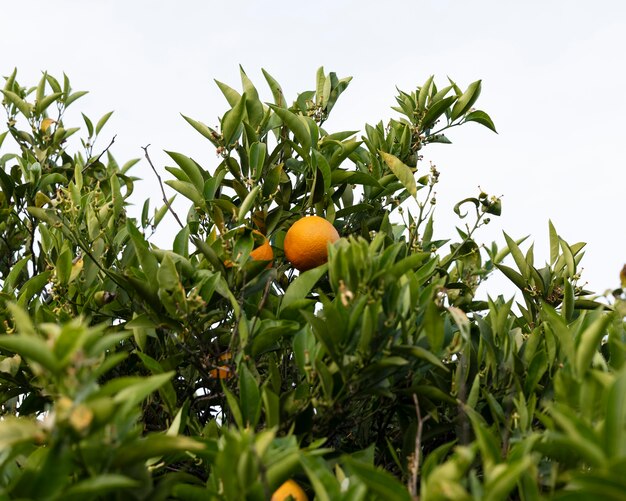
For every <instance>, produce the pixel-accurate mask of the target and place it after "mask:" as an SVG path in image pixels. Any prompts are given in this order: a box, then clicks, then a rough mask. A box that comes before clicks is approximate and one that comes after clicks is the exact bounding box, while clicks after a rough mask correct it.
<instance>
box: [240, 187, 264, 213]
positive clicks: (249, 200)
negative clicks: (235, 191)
mask: <svg viewBox="0 0 626 501" xmlns="http://www.w3.org/2000/svg"><path fill="white" fill-rule="evenodd" d="M260 189H261V185H258V184H257V185H256V186H255V187H254V188H252V189H251V190H250V193H248V195H247V196H246V198H245V199H244V200H243V202H241V205H240V206H239V213H238V214H237V223H242V222H243V221H244V219H245V218H246V215H247V214H248V212H249V211H250V209H252V207H254V203H255V202H256V198H257V195H258V194H259V190H260Z"/></svg>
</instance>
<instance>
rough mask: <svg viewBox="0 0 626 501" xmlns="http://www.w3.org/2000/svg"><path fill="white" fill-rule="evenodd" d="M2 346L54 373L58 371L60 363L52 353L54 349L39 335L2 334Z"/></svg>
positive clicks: (0, 343)
mask: <svg viewBox="0 0 626 501" xmlns="http://www.w3.org/2000/svg"><path fill="white" fill-rule="evenodd" d="M0 348H4V349H5V350H9V351H10V352H12V353H17V354H19V355H20V356H22V357H24V358H27V359H29V360H32V361H33V362H36V363H38V364H39V365H41V366H42V367H43V368H45V369H47V370H48V371H50V372H52V373H56V372H57V371H58V369H59V363H58V361H57V359H56V357H55V356H54V354H53V353H52V349H51V348H50V347H49V346H48V343H46V341H44V340H43V339H41V338H39V337H35V336H24V335H13V336H0Z"/></svg>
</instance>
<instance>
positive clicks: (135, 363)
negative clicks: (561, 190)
mask: <svg viewBox="0 0 626 501" xmlns="http://www.w3.org/2000/svg"><path fill="white" fill-rule="evenodd" d="M263 74H264V77H265V80H266V83H267V84H268V86H269V94H270V95H271V96H272V101H273V103H271V104H270V103H266V102H264V101H262V100H261V98H260V93H259V91H258V90H257V88H256V87H255V85H254V84H253V82H252V81H251V80H250V78H249V77H248V76H247V75H246V73H245V72H244V71H243V69H242V70H241V86H242V89H241V91H238V90H235V89H234V88H232V87H230V86H229V85H227V84H225V83H222V82H217V85H218V87H219V89H220V90H221V91H222V93H223V94H224V96H225V98H226V101H227V103H228V110H227V111H226V113H224V115H223V116H222V117H221V119H220V125H219V128H218V129H212V128H211V127H209V126H207V125H205V124H204V123H203V122H202V121H200V120H198V119H196V118H191V117H184V119H185V120H186V122H188V123H189V124H190V125H191V126H192V127H193V129H195V130H196V131H197V132H198V133H200V134H201V135H202V136H203V137H204V138H206V139H207V140H208V141H209V142H210V143H211V144H212V145H213V147H214V148H215V150H216V153H217V155H218V161H216V162H215V165H211V166H208V167H205V166H202V165H201V164H200V163H199V162H198V161H196V160H194V159H193V158H190V157H189V156H187V155H185V154H184V153H179V152H173V151H167V152H166V153H167V155H168V157H169V159H170V160H171V165H167V166H165V167H164V168H165V170H166V171H167V172H168V174H169V176H170V177H168V178H166V179H165V181H164V184H165V186H163V189H164V190H165V189H170V188H171V189H172V190H173V191H174V192H175V193H176V196H178V197H182V198H184V199H185V200H186V201H187V211H186V213H185V214H178V213H175V212H174V210H173V208H172V205H171V203H172V200H173V197H172V198H168V199H166V198H165V197H164V199H163V200H159V201H157V200H146V201H145V203H144V204H143V209H142V211H141V215H140V216H139V217H137V218H134V217H131V215H130V214H129V213H128V212H127V207H128V205H129V203H130V197H131V195H132V193H133V190H134V186H135V183H137V182H138V181H139V180H138V179H137V178H135V177H133V176H132V175H131V174H130V172H131V169H132V167H133V165H135V164H136V163H137V162H138V160H131V161H129V162H127V163H125V164H123V165H120V164H118V163H117V161H116V160H115V158H114V157H113V154H112V152H111V149H112V146H113V143H114V141H113V139H114V138H112V137H110V136H107V137H103V134H104V132H103V130H104V128H105V125H106V123H107V121H108V119H109V118H110V116H111V113H106V114H104V115H103V116H102V117H101V118H100V119H98V120H96V121H93V120H91V119H90V118H88V117H87V116H85V115H83V116H82V120H83V123H84V127H83V130H81V129H80V128H78V127H69V126H66V125H65V110H66V109H67V107H68V106H70V105H71V104H73V102H74V101H76V100H77V99H78V98H80V97H81V96H82V95H83V94H84V92H81V91H73V90H72V88H71V86H70V82H69V79H68V78H67V77H65V76H64V78H63V79H62V81H59V80H57V79H55V78H54V77H52V76H51V75H48V74H47V73H44V74H43V76H42V78H41V80H40V82H39V83H38V84H37V85H35V86H34V87H32V88H28V87H22V86H20V85H19V83H18V81H17V72H16V71H14V72H13V73H12V74H11V75H10V76H9V77H6V78H5V85H4V89H3V91H2V92H3V102H2V104H3V106H4V109H5V111H6V114H7V128H6V131H5V132H3V133H2V134H0V146H2V147H3V148H4V150H3V154H2V155H1V156H0V287H1V292H0V318H1V320H2V322H1V323H0V406H1V407H0V411H1V412H2V417H3V419H2V421H1V422H0V444H1V445H2V451H3V452H2V454H1V455H0V492H1V493H2V496H3V498H6V499H12V498H21V499H29V498H32V499H34V498H37V499H40V498H41V499H48V498H49V499H53V498H59V497H61V496H63V497H69V498H74V499H151V500H152V499H227V500H241V499H259V500H260V499H269V498H270V497H271V493H272V492H273V491H274V490H275V489H276V488H277V487H278V486H279V485H281V484H282V483H283V482H284V481H285V480H287V479H295V480H296V481H297V482H298V483H299V484H300V485H302V486H303V487H304V489H305V490H306V491H307V493H308V494H309V495H310V496H311V497H312V496H315V497H316V498H318V499H332V500H335V499H346V500H353V499H357V500H358V499H412V498H413V499H417V498H420V499H424V500H439V499H493V500H497V499H506V498H512V499H540V498H548V497H556V498H562V499H591V498H602V499H619V498H620V496H621V495H622V494H621V493H622V492H623V489H624V481H623V478H622V475H621V470H622V469H623V465H624V464H625V461H626V430H625V425H626V400H625V399H624V394H625V393H624V392H625V391H626V387H625V385H626V374H625V371H626V368H625V364H624V361H625V360H626V355H625V354H626V339H625V331H624V316H625V315H626V311H625V309H626V308H625V304H626V300H625V297H624V291H623V290H622V289H617V290H615V291H614V292H613V295H612V297H611V298H600V297H597V296H594V295H592V293H591V292H589V291H586V290H584V288H583V287H582V286H581V285H579V283H580V280H581V277H580V269H581V268H580V260H581V258H582V255H583V252H582V251H583V248H584V244H582V243H577V244H573V245H570V244H568V243H567V242H565V240H563V239H562V238H561V237H560V236H559V235H558V233H557V231H556V229H555V228H554V226H553V225H552V223H550V224H549V237H550V238H549V242H550V246H549V247H550V248H549V249H548V250H549V256H550V258H549V262H547V263H545V264H543V265H537V264H536V262H535V261H536V260H535V257H534V249H533V246H532V245H530V246H529V247H526V250H523V248H522V246H523V245H524V242H525V240H526V239H525V238H516V237H514V236H509V235H508V234H506V233H505V234H504V235H503V239H502V245H503V246H502V248H499V246H498V245H497V244H496V243H493V244H490V245H488V246H485V245H481V244H480V243H478V242H477V240H476V238H477V233H479V230H480V228H481V227H482V226H483V225H485V224H488V223H489V219H490V217H493V216H498V215H500V213H501V211H502V206H501V201H500V199H499V198H497V197H492V196H489V195H488V194H487V193H484V192H480V193H479V194H477V195H476V196H472V195H471V194H468V197H467V198H465V199H464V200H461V201H460V202H459V203H458V204H456V206H455V207H454V212H455V213H456V214H457V215H458V217H459V227H458V228H457V234H458V238H456V239H454V240H452V241H447V240H441V239H437V238H436V234H435V231H436V230H435V225H434V221H435V220H434V208H435V207H436V199H435V187H436V185H437V183H438V180H439V176H440V172H439V171H438V169H437V168H436V167H435V166H430V167H429V168H426V167H425V166H424V164H423V161H422V150H423V148H424V147H426V146H427V145H428V144H430V143H435V142H436V143H450V139H449V138H448V137H447V134H449V131H450V130H451V129H453V128H455V127H457V126H459V125H462V124H465V123H468V122H475V123H477V124H479V125H483V126H484V127H486V128H487V129H491V130H492V131H494V132H495V130H496V129H495V126H494V124H493V122H492V120H491V118H490V117H489V115H487V114H486V113H485V112H484V111H481V110H477V109H475V108H474V106H475V104H476V102H477V99H478V97H479V94H480V91H481V82H480V81H477V82H474V83H471V84H470V85H469V86H468V87H467V89H466V90H462V89H461V88H460V87H459V86H458V85H457V84H456V83H454V82H452V81H450V82H449V85H446V86H444V87H441V88H438V87H437V86H436V85H435V81H434V78H433V77H430V78H428V80H427V81H426V82H425V83H424V84H423V85H422V86H420V87H418V88H417V89H416V90H415V91H413V92H402V91H401V92H399V95H398V96H397V97H396V104H397V106H396V107H394V110H396V111H397V112H398V113H400V117H398V118H395V119H392V120H390V121H389V122H388V124H387V125H384V124H383V123H382V122H380V123H378V124H376V125H365V128H364V135H363V136H362V137H360V138H357V137H356V136H357V133H356V132H354V131H339V132H332V133H331V132H328V131H326V130H325V129H324V127H323V125H324V123H325V121H326V120H327V118H328V116H329V113H330V112H331V110H332V109H333V108H334V107H335V106H336V104H337V100H338V98H339V96H340V95H341V94H342V93H343V92H344V91H345V90H346V88H347V87H348V84H349V83H350V80H351V79H350V78H339V77H337V75H335V74H334V73H329V74H326V73H325V72H324V70H323V68H320V70H319V71H318V72H317V75H316V79H315V86H314V87H315V89H314V90H311V91H305V92H303V93H301V94H299V95H298V96H297V98H296V99H295V101H293V103H292V104H291V105H290V104H289V103H288V101H287V100H286V97H285V96H284V95H283V92H282V90H281V87H280V85H279V84H278V82H277V81H276V80H275V79H274V78H273V77H272V76H271V75H269V73H267V72H265V71H264V72H263ZM356 126H357V127H359V126H360V124H356ZM79 132H80V134H82V138H81V139H80V147H79V148H78V150H79V151H77V152H71V151H70V149H71V148H70V142H68V138H70V136H73V135H74V134H76V135H77V136H78V135H79ZM444 133H445V134H446V135H444ZM145 153H146V155H145V156H146V159H145V161H146V162H148V163H150V165H151V167H153V168H154V169H155V171H156V172H158V170H157V166H154V165H152V164H151V160H150V157H149V155H148V152H147V149H146V150H145ZM168 163H170V162H169V161H168ZM159 182H160V179H159ZM477 184H478V183H477ZM164 193H165V191H164ZM155 202H156V203H157V206H156V207H153V205H154V204H155ZM309 214H315V215H318V216H321V217H324V218H326V219H327V220H328V221H330V222H332V223H333V224H334V226H335V227H336V228H337V229H338V231H339V233H340V235H341V237H342V238H341V239H340V240H339V241H338V242H337V243H336V244H335V245H331V246H329V249H328V251H329V258H328V262H327V263H326V264H323V265H322V266H319V267H317V268H314V269H311V270H309V271H306V272H303V273H300V274H298V273H297V272H295V271H294V270H293V269H292V268H291V267H290V265H289V262H288V261H287V260H286V259H285V258H284V252H283V240H284V237H285V233H286V231H287V230H288V228H289V227H290V225H291V224H293V222H295V221H296V220H298V219H299V218H301V217H303V216H304V215H309ZM164 221H168V223H167V224H169V226H167V227H166V226H165V224H166V223H164ZM169 221H171V222H169ZM156 232H159V233H163V234H165V235H168V234H169V235H170V237H171V242H172V244H171V248H167V249H161V248H158V247H157V246H156V245H155V244H154V243H153V240H154V238H153V237H154V234H155V233H156ZM265 238H267V239H269V241H270V243H271V245H272V248H273V251H274V260H273V262H272V263H270V266H268V263H267V261H261V260H259V261H257V260H255V259H254V257H252V258H251V253H252V251H253V250H254V249H255V248H256V247H257V246H259V245H261V244H262V243H263V242H264V241H265V240H264V239H265ZM492 273H503V274H504V275H505V276H506V277H508V278H509V279H510V280H511V281H512V282H513V283H514V284H515V286H516V287H517V288H518V289H519V298H520V302H519V303H516V302H515V300H514V299H506V298H504V297H502V296H498V297H487V298H486V299H481V298H480V297H479V296H477V291H478V288H479V286H480V285H481V283H482V282H483V281H485V280H486V279H488V277H489V275H490V274H492ZM623 282H624V280H622V286H623V285H624V284H623ZM607 299H608V300H607Z"/></svg>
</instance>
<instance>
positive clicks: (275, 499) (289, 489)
mask: <svg viewBox="0 0 626 501" xmlns="http://www.w3.org/2000/svg"><path fill="white" fill-rule="evenodd" d="M289 496H291V497H292V498H293V499H294V500H295V501H309V498H308V497H307V495H306V494H305V492H304V491H303V490H302V487H300V486H299V485H298V484H297V483H296V482H295V481H294V480H287V481H286V482H285V483H284V484H283V485H281V486H280V487H279V488H278V489H276V491H275V492H274V494H272V499H271V501H285V500H286V499H289Z"/></svg>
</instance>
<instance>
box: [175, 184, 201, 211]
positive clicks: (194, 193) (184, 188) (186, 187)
mask: <svg viewBox="0 0 626 501" xmlns="http://www.w3.org/2000/svg"><path fill="white" fill-rule="evenodd" d="M165 184H167V185H168V186H169V187H171V188H173V189H175V190H176V191H177V192H178V193H180V194H181V195H183V196H184V197H185V198H187V199H189V200H191V201H192V202H193V203H194V204H195V205H196V206H197V207H202V206H203V205H204V197H203V196H202V192H200V191H198V189H197V188H196V187H195V186H194V185H193V184H191V183H187V182H185V181H179V180H178V179H168V180H167V181H165Z"/></svg>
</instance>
